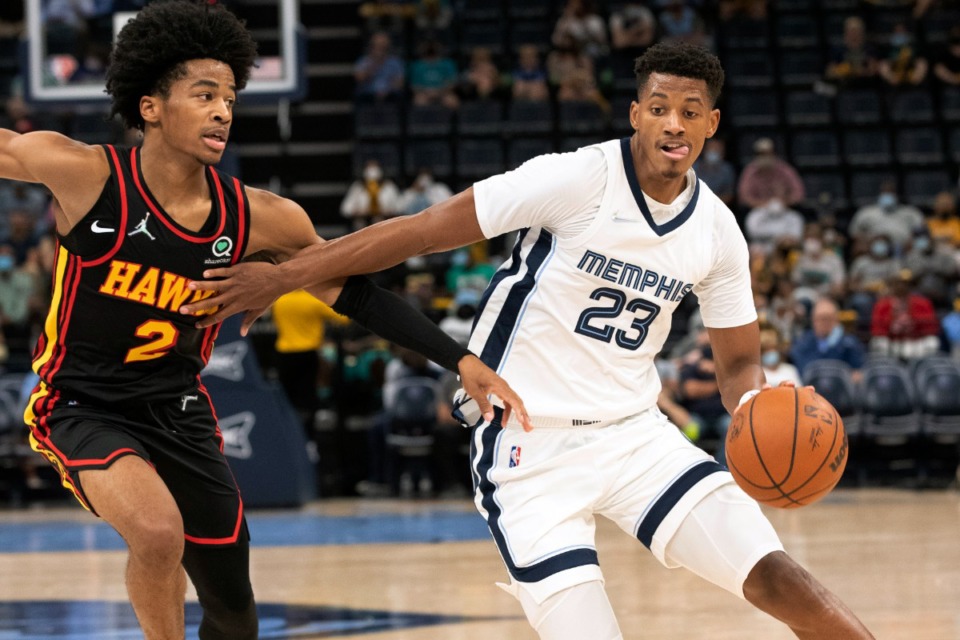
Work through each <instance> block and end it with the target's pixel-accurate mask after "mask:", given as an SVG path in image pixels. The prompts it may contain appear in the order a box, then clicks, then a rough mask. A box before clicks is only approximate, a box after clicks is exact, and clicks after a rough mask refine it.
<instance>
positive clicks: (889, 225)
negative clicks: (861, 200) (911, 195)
mask: <svg viewBox="0 0 960 640" xmlns="http://www.w3.org/2000/svg"><path fill="white" fill-rule="evenodd" d="M925 224H926V223H925V221H924V218H923V213H921V212H920V210H919V209H917V208H916V207H914V206H912V205H910V204H907V203H902V202H900V200H899V198H898V197H897V184H896V182H895V181H893V180H888V181H886V182H884V183H883V184H882V185H881V186H880V194H879V196H878V197H877V202H876V203H875V204H868V205H866V206H864V207H861V208H860V209H858V210H857V212H856V213H855V214H854V216H853V219H852V220H851V221H850V228H849V230H848V232H849V233H850V235H851V236H852V237H853V238H855V239H856V240H859V241H861V242H863V241H865V240H867V239H869V238H871V237H874V236H878V235H884V236H887V237H888V238H889V239H890V241H891V242H892V243H893V247H894V251H895V252H896V253H899V252H900V251H901V249H902V248H903V246H904V245H906V244H907V243H908V242H909V241H910V239H911V238H912V237H913V232H914V230H916V229H918V228H920V227H923V226H925Z"/></svg>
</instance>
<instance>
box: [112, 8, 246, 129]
mask: <svg viewBox="0 0 960 640" xmlns="http://www.w3.org/2000/svg"><path fill="white" fill-rule="evenodd" d="M256 56H257V44H256V42H254V41H253V38H252V37H251V36H250V33H249V32H248V31H247V29H246V27H244V25H243V23H242V22H241V21H240V19H239V18H237V16H235V15H234V14H233V13H231V12H230V11H228V10H227V9H226V8H225V7H224V6H223V5H220V4H216V0H202V1H201V0H158V1H156V2H152V3H150V4H148V5H147V6H146V7H144V8H143V9H142V10H141V11H140V13H138V14H137V16H136V17H135V18H134V19H132V20H131V21H130V22H128V23H127V24H126V26H124V27H123V29H121V30H120V33H119V34H118V35H117V40H116V42H115V43H114V45H113V51H111V52H110V65H109V67H108V68H107V93H108V94H110V96H111V97H112V98H113V104H112V106H111V109H110V115H111V116H114V115H117V114H119V115H120V117H121V118H122V119H123V122H124V124H126V126H128V127H135V128H137V129H143V126H144V122H143V118H142V117H141V116H140V98H142V97H143V96H156V95H158V96H161V97H166V96H168V95H169V91H170V86H171V85H172V84H173V83H174V82H175V81H176V80H177V79H179V78H182V77H183V76H184V75H185V73H186V67H185V66H184V65H185V63H186V62H188V61H190V60H202V59H206V58H210V59H213V60H219V61H220V62H223V63H224V64H226V65H228V66H229V67H230V68H231V69H232V70H233V77H234V80H235V81H236V83H237V90H240V89H243V88H244V87H245V86H246V84H247V80H249V78H250V68H251V67H252V66H253V62H254V60H255V59H256Z"/></svg>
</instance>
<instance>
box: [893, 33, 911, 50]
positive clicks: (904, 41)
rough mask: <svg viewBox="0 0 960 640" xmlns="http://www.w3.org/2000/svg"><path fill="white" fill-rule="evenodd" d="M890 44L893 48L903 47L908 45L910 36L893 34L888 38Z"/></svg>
mask: <svg viewBox="0 0 960 640" xmlns="http://www.w3.org/2000/svg"><path fill="white" fill-rule="evenodd" d="M890 44H891V45H893V46H894V47H903V46H905V45H908V44H910V34H909V33H903V32H901V33H895V34H893V35H892V36H890Z"/></svg>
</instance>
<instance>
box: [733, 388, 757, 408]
mask: <svg viewBox="0 0 960 640" xmlns="http://www.w3.org/2000/svg"><path fill="white" fill-rule="evenodd" d="M758 393H760V389H750V391H747V392H746V393H745V394H743V396H742V397H741V398H740V404H738V405H737V409H739V408H740V407H742V406H743V403H745V402H746V401H747V400H749V399H750V398H752V397H753V396H755V395H757V394H758Z"/></svg>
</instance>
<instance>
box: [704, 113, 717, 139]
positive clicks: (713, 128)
mask: <svg viewBox="0 0 960 640" xmlns="http://www.w3.org/2000/svg"><path fill="white" fill-rule="evenodd" d="M707 120H708V121H709V126H708V127H707V137H708V138H712V137H713V134H715V133H716V132H717V128H718V127H719V126H720V109H712V110H711V111H710V113H709V114H708V115H707Z"/></svg>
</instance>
